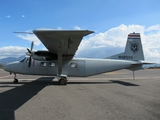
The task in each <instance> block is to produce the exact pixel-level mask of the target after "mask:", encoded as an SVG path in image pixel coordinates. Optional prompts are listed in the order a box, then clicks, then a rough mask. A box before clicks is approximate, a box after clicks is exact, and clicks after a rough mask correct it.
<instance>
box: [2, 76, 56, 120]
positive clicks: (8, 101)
mask: <svg viewBox="0 0 160 120" xmlns="http://www.w3.org/2000/svg"><path fill="white" fill-rule="evenodd" d="M53 79H54V77H41V78H39V79H37V80H35V81H32V82H19V83H18V84H23V85H22V86H16V87H15V86H14V85H13V83H11V84H12V85H13V86H14V87H15V88H13V89H11V90H8V91H5V92H3V93H0V120H15V116H14V111H15V110H17V109H18V108H19V107H21V106H22V105H23V104H24V103H26V102H27V101H28V100H30V99H31V98H32V97H33V96H35V95H36V94H37V93H38V92H39V91H41V90H42V89H43V88H44V87H46V86H47V85H48V84H49V83H50V82H51V81H52V80H53ZM0 84H10V83H8V82H0ZM2 87H10V86H9V85H4V86H2Z"/></svg>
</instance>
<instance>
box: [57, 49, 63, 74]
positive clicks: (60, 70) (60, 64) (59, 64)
mask: <svg viewBox="0 0 160 120" xmlns="http://www.w3.org/2000/svg"><path fill="white" fill-rule="evenodd" d="M61 74H62V52H59V53H58V76H60V75H61Z"/></svg>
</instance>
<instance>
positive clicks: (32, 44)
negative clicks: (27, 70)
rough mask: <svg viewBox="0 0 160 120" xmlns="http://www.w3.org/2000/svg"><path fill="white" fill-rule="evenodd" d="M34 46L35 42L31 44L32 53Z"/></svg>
mask: <svg viewBox="0 0 160 120" xmlns="http://www.w3.org/2000/svg"><path fill="white" fill-rule="evenodd" d="M33 46H34V42H33V41H32V43H31V49H30V50H31V51H32V50H33Z"/></svg>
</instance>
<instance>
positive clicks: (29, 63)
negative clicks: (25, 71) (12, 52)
mask: <svg viewBox="0 0 160 120" xmlns="http://www.w3.org/2000/svg"><path fill="white" fill-rule="evenodd" d="M31 62H32V58H31V57H29V62H28V67H29V68H30V67H31Z"/></svg>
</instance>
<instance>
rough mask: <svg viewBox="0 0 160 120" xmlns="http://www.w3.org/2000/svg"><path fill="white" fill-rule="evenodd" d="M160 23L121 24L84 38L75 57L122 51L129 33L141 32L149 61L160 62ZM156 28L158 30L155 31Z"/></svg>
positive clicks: (104, 55) (96, 55)
mask: <svg viewBox="0 0 160 120" xmlns="http://www.w3.org/2000/svg"><path fill="white" fill-rule="evenodd" d="M159 26H160V25H154V26H150V27H148V28H145V26H141V25H128V26H127V25H124V24H122V25H120V26H118V27H114V28H111V29H109V30H107V31H106V32H103V33H97V34H93V35H92V36H91V37H89V38H87V39H85V38H84V39H83V40H82V42H81V44H80V46H79V48H78V51H77V52H76V55H75V57H92V58H100V57H101V58H104V57H107V56H110V55H114V54H117V53H121V52H123V51H124V49H125V45H126V40H127V35H128V34H129V33H133V32H136V33H140V34H141V39H142V43H143V48H144V55H145V58H146V60H147V61H152V62H160V41H159V39H160V29H159ZM155 30H156V32H155Z"/></svg>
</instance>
